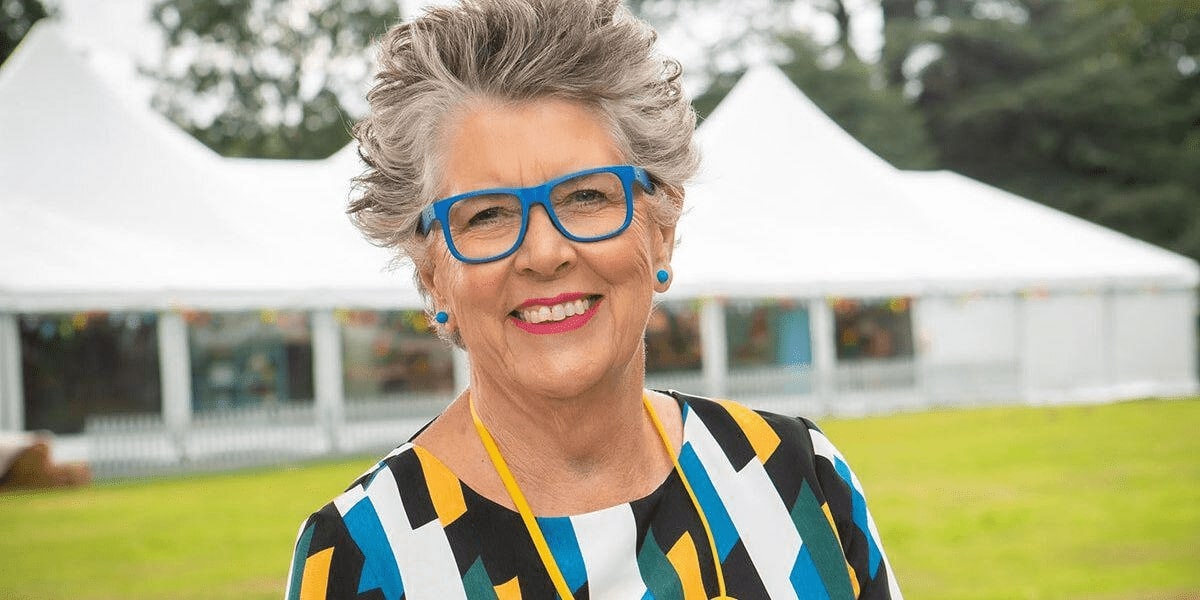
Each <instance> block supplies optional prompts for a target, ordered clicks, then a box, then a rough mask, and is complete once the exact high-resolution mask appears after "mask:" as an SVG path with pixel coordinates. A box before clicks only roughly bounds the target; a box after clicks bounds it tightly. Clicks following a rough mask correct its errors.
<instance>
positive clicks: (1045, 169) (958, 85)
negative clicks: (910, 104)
mask: <svg viewBox="0 0 1200 600" xmlns="http://www.w3.org/2000/svg"><path fill="white" fill-rule="evenodd" d="M945 4H947V5H950V4H955V3H951V2H946V3H945ZM970 4H973V3H970V2H965V1H960V2H958V3H957V6H959V7H962V6H965V5H970ZM1007 4H1008V5H1011V6H1013V7H1016V9H1017V10H1015V11H1014V12H1012V13H1011V14H1012V15H1016V16H1017V17H1019V18H1007V17H1004V18H981V17H978V16H976V15H978V11H977V10H965V11H958V12H957V13H954V16H953V17H950V16H946V15H941V16H940V18H941V20H940V21H939V24H938V25H937V26H933V24H932V23H933V21H932V18H931V19H929V20H927V21H926V22H911V21H910V22H907V23H905V22H898V23H893V24H889V26H888V29H887V31H888V32H889V34H892V33H896V35H897V40H889V42H888V48H887V49H886V50H885V57H884V62H885V63H886V64H888V65H890V66H889V67H888V71H889V72H890V73H893V74H894V73H895V72H896V71H897V66H896V65H898V64H902V63H903V61H904V60H906V59H907V58H908V57H911V56H912V55H913V53H914V52H915V51H916V49H917V48H918V47H919V46H921V45H922V44H924V45H926V46H927V47H934V48H936V49H937V51H938V53H939V56H938V57H937V58H936V59H935V60H933V61H932V62H931V63H930V64H929V65H928V66H926V67H925V68H924V69H923V70H922V71H921V72H920V73H918V74H916V76H915V78H914V79H913V82H915V83H917V84H919V85H918V88H919V89H920V93H919V95H918V96H917V106H918V107H919V109H920V111H921V113H922V114H923V115H924V116H925V119H926V122H927V124H928V127H929V134H930V136H931V137H932V139H933V141H934V144H935V145H936V146H937V149H938V151H939V154H940V156H941V164H942V165H943V166H944V167H946V168H950V169H953V170H955V171H959V172H962V173H964V174H967V175H970V176H972V177H976V178H978V179H981V180H983V181H986V182H988V183H992V184H994V185H997V186H999V187H1003V188H1006V189H1009V190H1013V191H1015V192H1017V193H1020V194H1022V195H1025V196H1027V197H1030V198H1033V199H1036V200H1039V201H1041V202H1044V203H1046V204H1049V205H1051V206H1054V207H1056V208H1059V209H1062V210H1066V211H1068V212H1071V213H1074V214H1076V215H1078V216H1081V217H1084V218H1086V219H1088V220H1091V221H1094V222H1097V223H1099V224H1101V225H1105V226H1107V227H1110V228H1113V229H1116V230H1118V231H1122V232H1125V233H1127V234H1130V235H1133V236H1135V237H1139V238H1141V239H1144V240H1147V241H1150V242H1152V243H1155V244H1158V245H1161V246H1164V247H1167V248H1169V249H1172V250H1175V251H1177V252H1181V253H1183V254H1186V255H1189V256H1191V257H1192V258H1196V259H1200V253H1198V252H1197V250H1198V249H1200V169H1197V168H1196V165H1198V164H1200V134H1197V133H1196V132H1197V130H1198V128H1200V78H1198V77H1197V75H1196V68H1195V58H1196V57H1197V56H1200V10H1198V9H1197V8H1195V4H1194V3H1191V4H1189V3H1188V2H1159V1H1155V2H1152V3H1151V2H1138V3H1119V4H1118V3H1113V2H1107V3H1099V4H1098V3H1096V2H1085V1H1084V0H1062V1H1058V2H1037V1H1033V0H1029V1H1027V2H1015V1H1014V2H1009V3H1007ZM1105 4H1108V5H1109V6H1105ZM893 41H895V43H894V44H893ZM901 70H902V69H901Z"/></svg>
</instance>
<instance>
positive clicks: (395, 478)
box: [288, 443, 424, 598]
mask: <svg viewBox="0 0 1200 600" xmlns="http://www.w3.org/2000/svg"><path fill="white" fill-rule="evenodd" d="M423 487H424V477H423V476H422V474H421V467H420V458H419V452H418V449H417V448H415V447H414V446H413V444H411V443H407V444H404V445H402V446H400V447H398V448H396V449H395V450H393V451H392V452H391V453H389V454H388V455H387V456H385V457H383V458H382V459H380V460H379V461H377V462H376V463H375V464H374V465H373V466H372V467H370V468H368V469H367V470H366V471H365V472H364V473H363V474H362V475H360V476H358V477H357V478H356V479H355V480H354V482H353V483H351V484H350V486H349V487H348V488H346V490H345V491H344V492H342V493H341V494H339V495H338V496H337V497H336V498H334V499H333V500H332V501H330V502H328V503H327V504H325V505H324V506H322V507H321V508H320V509H318V510H317V511H316V512H313V513H312V514H311V515H309V516H308V518H306V519H305V520H304V522H303V523H302V524H301V525H300V531H299V533H298V535H297V539H296V545H295V548H294V551H293V558H292V566H291V576H290V577H289V581H288V585H289V594H298V593H299V592H298V591H297V590H299V589H300V588H299V587H298V586H300V585H301V584H302V582H303V581H304V580H306V579H309V578H315V579H317V580H325V581H327V582H328V588H327V589H328V590H329V594H330V595H329V596H328V597H330V598H335V597H336V598H342V597H354V596H355V595H356V594H357V591H358V590H359V589H360V588H361V586H363V585H372V584H374V583H376V582H377V581H388V580H392V579H393V578H395V577H396V576H398V573H392V571H394V570H395V560H394V557H392V556H391V554H392V547H391V543H390V542H389V539H388V536H389V533H390V531H391V530H392V529H394V528H395V526H396V524H395V523H390V522H389V521H391V520H393V519H394V518H395V517H396V516H398V515H406V514H407V513H408V512H410V511H409V510H406V505H410V508H411V505H412V504H414V502H413V501H412V500H411V498H410V497H418V498H419V497H420V496H422V494H421V492H420V491H419V490H420V489H421V488H423ZM410 516H411V515H410ZM381 585H382V584H381ZM291 597H292V596H291V595H289V596H288V598H291ZM297 597H298V596H297Z"/></svg>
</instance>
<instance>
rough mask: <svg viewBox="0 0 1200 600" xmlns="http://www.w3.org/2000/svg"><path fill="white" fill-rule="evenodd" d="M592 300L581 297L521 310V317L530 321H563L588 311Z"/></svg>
mask: <svg viewBox="0 0 1200 600" xmlns="http://www.w3.org/2000/svg"><path fill="white" fill-rule="evenodd" d="M591 305H592V301H591V300H589V299H587V298H580V299H579V300H575V301H572V302H563V303H562V304H555V305H554V306H539V307H537V308H527V309H524V310H522V311H521V318H522V319H523V320H525V321H527V322H529V323H545V322H546V321H561V320H563V319H565V318H567V317H573V316H575V315H581V314H583V313H585V312H587V309H588V308H590V307H591Z"/></svg>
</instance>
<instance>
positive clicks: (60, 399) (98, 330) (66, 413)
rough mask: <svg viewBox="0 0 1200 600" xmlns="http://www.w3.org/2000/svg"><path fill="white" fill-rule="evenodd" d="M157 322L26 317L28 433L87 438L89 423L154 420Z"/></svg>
mask: <svg viewBox="0 0 1200 600" xmlns="http://www.w3.org/2000/svg"><path fill="white" fill-rule="evenodd" d="M155 321H156V319H155V315H153V314H141V313H105V312H87V313H75V314H40V315H22V316H21V318H20V330H21V334H20V335H21V368H22V373H23V379H24V395H25V427H26V429H30V430H35V429H47V430H50V431H53V432H55V433H79V432H81V431H83V428H84V421H85V419H86V418H87V416H88V415H102V414H115V413H131V412H139V413H157V412H158V411H159V407H160V405H161V402H160V388H159V377H158V345H157V344H158V338H157V335H156V329H157V328H156V325H155Z"/></svg>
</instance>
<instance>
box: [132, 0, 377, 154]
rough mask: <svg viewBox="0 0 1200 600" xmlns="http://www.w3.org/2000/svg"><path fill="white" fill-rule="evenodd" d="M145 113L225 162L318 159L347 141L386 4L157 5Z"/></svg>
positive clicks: (174, 0)
mask: <svg viewBox="0 0 1200 600" xmlns="http://www.w3.org/2000/svg"><path fill="white" fill-rule="evenodd" d="M152 17H153V19H154V20H155V21H156V22H157V23H158V24H159V25H161V26H162V27H163V30H164V32H165V34H166V35H165V40H166V50H165V53H164V55H163V59H162V61H161V63H160V64H159V65H158V66H157V67H156V68H154V69H150V70H149V73H150V74H151V75H153V76H154V77H155V78H156V79H158V80H159V87H158V90H157V92H156V94H155V99H154V103H155V107H156V108H158V109H159V110H160V111H162V112H163V113H165V114H166V115H167V116H168V117H170V118H171V119H172V120H174V121H175V122H177V123H179V124H180V125H181V126H182V127H184V128H185V129H187V130H188V131H189V132H191V133H192V134H193V135H195V136H196V137H197V138H199V139H200V140H201V141H203V142H204V143H205V144H207V145H208V146H210V147H212V148H213V149H214V150H216V151H218V152H220V153H221V154H224V155H226V156H252V157H262V158H324V157H325V156H328V155H329V154H331V153H333V152H334V151H336V150H337V149H339V148H341V147H342V146H343V145H345V144H346V142H347V141H349V139H350V136H349V122H350V117H349V116H348V115H349V113H350V112H351V111H350V110H349V109H348V108H347V104H352V102H353V100H352V99H357V98H361V97H362V95H363V92H364V89H365V85H364V84H365V82H366V80H367V79H368V77H369V69H370V59H369V53H367V52H365V51H364V50H365V49H366V48H369V47H370V45H371V42H372V40H373V39H374V38H376V37H378V36H379V35H381V34H382V33H383V32H384V31H386V29H387V27H389V26H391V25H392V24H394V23H396V22H397V21H398V20H399V17H400V15H399V9H398V4H397V3H396V2H393V1H390V0H353V1H344V2H330V1H328V0H326V1H323V2H312V3H306V4H299V3H294V2H288V1H287V0H257V1H254V2H248V1H243V0H217V1H213V0H158V1H157V2H156V3H155V4H154V6H153V8H152Z"/></svg>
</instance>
